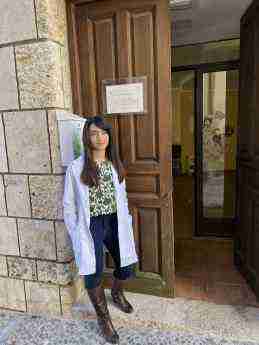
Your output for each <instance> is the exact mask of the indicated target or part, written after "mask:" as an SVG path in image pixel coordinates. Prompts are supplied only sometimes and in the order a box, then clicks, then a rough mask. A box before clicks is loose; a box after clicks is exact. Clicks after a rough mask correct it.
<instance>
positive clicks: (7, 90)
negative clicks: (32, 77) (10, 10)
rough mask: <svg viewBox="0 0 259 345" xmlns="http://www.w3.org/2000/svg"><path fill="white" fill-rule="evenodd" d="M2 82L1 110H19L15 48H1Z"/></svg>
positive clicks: (0, 90) (0, 67) (0, 87)
mask: <svg viewBox="0 0 259 345" xmlns="http://www.w3.org/2000/svg"><path fill="white" fill-rule="evenodd" d="M0 7H1V5H0ZM0 13H1V12H0ZM1 21H2V20H1ZM1 21H0V22H1ZM0 25H1V24H0ZM0 35H1V28H0ZM0 80H1V83H0V110H3V109H5V110H7V109H18V108H19V103H18V90H17V81H16V74H15V63H14V50H13V47H4V48H0Z"/></svg>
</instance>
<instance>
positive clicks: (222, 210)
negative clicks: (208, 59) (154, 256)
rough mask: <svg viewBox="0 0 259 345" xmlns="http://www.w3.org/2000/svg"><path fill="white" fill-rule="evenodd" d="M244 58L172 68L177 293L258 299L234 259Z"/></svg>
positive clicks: (232, 299)
mask: <svg viewBox="0 0 259 345" xmlns="http://www.w3.org/2000/svg"><path fill="white" fill-rule="evenodd" d="M238 90H239V70H238V64H237V63H227V64H225V63H224V64H221V65H219V64H209V65H199V66H192V67H188V68H187V69H185V68H181V69H176V70H174V71H173V74H172V97H173V102H172V103H173V123H174V128H173V147H172V152H173V159H172V162H173V163H172V164H173V169H172V170H173V181H174V182H173V184H174V230H175V253H176V255H175V264H176V289H175V293H176V296H177V297H189V298H196V299H201V300H206V301H211V302H216V303H227V304H244V303H245V304H248V305H258V304H257V302H256V299H255V296H254V294H253V293H252V291H251V290H250V289H249V288H248V286H247V284H246V282H245V280H244V278H243V277H242V276H241V275H240V273H239V272H238V271H237V270H236V268H235V267H234V262H233V250H234V249H233V235H234V231H235V222H236V195H237V190H236V150H237V117H238Z"/></svg>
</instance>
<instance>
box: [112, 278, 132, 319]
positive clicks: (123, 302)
mask: <svg viewBox="0 0 259 345" xmlns="http://www.w3.org/2000/svg"><path fill="white" fill-rule="evenodd" d="M111 295H112V300H113V302H114V303H115V305H116V306H117V307H119V308H120V310H122V311H123V312H124V313H127V314H130V313H132V312H133V307H132V305H131V304H130V303H129V302H128V301H127V299H126V297H125V296H124V293H123V280H119V279H114V280H113V286H112V289H111Z"/></svg>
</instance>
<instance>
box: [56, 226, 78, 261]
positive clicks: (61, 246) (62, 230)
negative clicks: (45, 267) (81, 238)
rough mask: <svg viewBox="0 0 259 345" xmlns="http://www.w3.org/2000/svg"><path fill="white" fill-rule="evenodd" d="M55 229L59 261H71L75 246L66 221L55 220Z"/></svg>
mask: <svg viewBox="0 0 259 345" xmlns="http://www.w3.org/2000/svg"><path fill="white" fill-rule="evenodd" d="M55 231H56V241H57V259H58V261H62V262H67V261H71V260H72V259H73V257H74V253H73V247H72V242H71V239H70V237H69V234H68V231H67V229H66V226H65V224H64V222H55Z"/></svg>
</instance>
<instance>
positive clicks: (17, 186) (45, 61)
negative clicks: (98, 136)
mask: <svg viewBox="0 0 259 345" xmlns="http://www.w3.org/2000/svg"><path fill="white" fill-rule="evenodd" d="M0 13H1V21H0V80H1V83H0V307H5V308H9V309H14V310H21V311H28V312H35V313H49V314H54V315H64V316H65V315H69V314H70V310H71V306H72V303H73V302H74V299H75V295H76V291H75V286H77V285H76V284H78V283H77V281H78V280H77V279H76V278H77V271H76V268H75V264H74V257H73V252H72V248H71V242H70V239H69V237H68V234H67V231H66V229H65V226H64V222H63V214H62V196H63V180H64V168H63V167H62V166H61V163H60V152H59V141H58V131H57V122H56V112H57V111H59V110H63V109H68V110H71V109H72V101H71V83H70V69H69V57H68V44H67V23H66V10H65V0H12V1H10V0H1V2H0ZM78 286H80V284H79V285H78ZM77 288H78V289H79V288H80V287H77Z"/></svg>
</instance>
